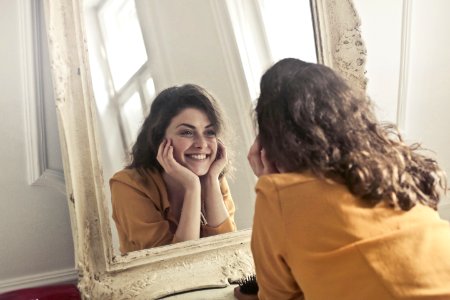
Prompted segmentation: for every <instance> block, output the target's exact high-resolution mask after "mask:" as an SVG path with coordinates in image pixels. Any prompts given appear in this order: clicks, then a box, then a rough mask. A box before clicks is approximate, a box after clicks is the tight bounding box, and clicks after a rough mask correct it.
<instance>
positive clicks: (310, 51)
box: [260, 0, 317, 62]
mask: <svg viewBox="0 0 450 300" xmlns="http://www.w3.org/2000/svg"><path fill="white" fill-rule="evenodd" d="M260 1H261V7H262V15H263V22H264V25H265V30H266V35H267V40H268V42H269V47H270V52H271V54H272V59H273V60H274V62H276V61H278V60H280V59H283V58H287V57H291V58H298V59H301V60H304V61H307V62H317V57H316V48H315V40H314V30H313V24H312V14H311V8H310V3H309V0H277V1H275V0H260Z"/></svg>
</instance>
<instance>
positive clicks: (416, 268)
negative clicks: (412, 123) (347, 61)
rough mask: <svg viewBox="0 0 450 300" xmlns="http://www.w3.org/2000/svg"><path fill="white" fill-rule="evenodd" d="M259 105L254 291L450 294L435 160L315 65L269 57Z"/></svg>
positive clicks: (449, 246)
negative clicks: (271, 62)
mask: <svg viewBox="0 0 450 300" xmlns="http://www.w3.org/2000/svg"><path fill="white" fill-rule="evenodd" d="M255 111H256V118H257V126H258V131H259V133H258V137H257V139H256V140H255V143H254V144H253V146H252V147H251V149H250V151H249V154H248V159H249V162H250V164H251V166H252V169H253V171H254V173H255V174H256V175H257V176H258V177H259V180H258V183H257V185H256V193H257V199H256V208H255V216H254V224H253V233H252V241H251V247H252V252H253V255H254V260H255V268H256V278H257V281H258V285H259V298H260V299H302V298H304V299H308V300H310V299H323V300H327V299H355V300H356V299H358V300H360V299H383V300H386V299H450V226H449V223H448V222H447V221H444V220H442V219H440V217H439V215H438V213H437V211H436V209H437V205H438V202H439V197H440V194H441V193H442V192H443V191H445V190H446V178H445V175H444V173H443V171H442V170H441V169H440V168H439V166H438V165H437V163H436V161H435V160H433V159H431V158H427V157H425V156H424V155H422V154H420V153H419V150H420V147H419V146H418V145H413V146H407V145H406V144H405V143H404V142H403V141H402V139H401V137H400V135H399V134H398V132H397V131H396V129H395V127H394V126H387V125H381V124H380V123H379V122H378V121H377V120H376V118H375V116H374V113H373V112H372V109H371V106H370V102H369V101H368V100H367V99H366V98H365V97H364V96H361V95H358V94H357V93H356V92H355V91H354V90H352V89H351V88H350V87H349V86H348V85H347V84H346V82H345V81H344V80H343V79H342V78H341V77H340V76H339V75H337V74H336V73H335V72H334V71H333V70H331V69H330V68H328V67H326V66H323V65H320V64H313V63H306V62H303V61H300V60H297V59H284V60H281V61H279V62H278V63H276V64H275V65H274V66H272V67H271V68H270V69H269V70H268V71H267V72H266V73H265V74H264V75H263V77H262V79H261V94H260V97H259V99H258V103H257V106H256V109H255Z"/></svg>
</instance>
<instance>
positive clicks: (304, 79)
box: [255, 58, 447, 210]
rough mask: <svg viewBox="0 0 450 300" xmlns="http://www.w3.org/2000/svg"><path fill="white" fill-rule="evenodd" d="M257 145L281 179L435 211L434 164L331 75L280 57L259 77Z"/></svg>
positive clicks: (440, 179) (439, 179)
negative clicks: (325, 183)
mask: <svg viewBox="0 0 450 300" xmlns="http://www.w3.org/2000/svg"><path fill="white" fill-rule="evenodd" d="M255 112H256V118H257V125H258V129H259V139H260V143H261V146H262V147H263V148H264V149H265V150H266V152H267V155H268V157H269V158H270V159H271V160H272V161H273V162H274V163H276V165H277V166H279V167H280V168H281V169H283V170H285V171H287V172H303V171H307V170H309V171H311V172H312V173H313V174H315V175H316V176H318V177H320V178H338V180H339V181H341V182H342V183H344V184H345V185H346V186H347V187H348V188H349V190H350V191H351V193H353V194H354V195H356V196H359V197H361V198H362V199H363V200H364V201H366V202H368V203H370V204H372V205H375V204H377V203H379V202H380V201H383V200H385V201H388V203H390V204H391V205H392V206H393V207H397V208H398V207H399V208H401V209H402V210H409V209H411V208H412V207H413V206H414V205H415V204H416V203H417V202H420V203H423V204H425V205H428V206H430V207H432V208H434V209H437V204H438V202H439V198H440V195H441V192H442V191H445V190H446V187H447V181H446V177H445V174H444V172H443V171H442V170H441V169H440V168H439V166H438V164H437V163H436V161H435V160H433V159H431V158H427V157H425V156H423V155H421V154H419V153H418V150H420V149H421V147H420V145H418V144H414V145H412V146H408V145H406V144H405V143H404V142H403V140H402V138H401V136H400V134H399V132H398V130H397V128H396V127H395V126H394V125H392V124H380V123H379V122H378V121H377V119H376V117H375V115H374V113H373V111H372V107H371V103H370V101H369V100H368V99H367V98H366V97H365V96H363V95H358V93H357V92H356V91H353V90H352V89H351V88H350V87H349V85H347V83H346V82H345V80H344V79H343V78H342V77H340V76H339V75H338V74H337V73H336V72H334V71H333V70H332V69H330V68H328V67H326V66H324V65H320V64H313V63H306V62H303V61H301V60H298V59H292V58H287V59H283V60H281V61H279V62H278V63H276V64H275V65H273V66H272V67H271V68H270V69H269V70H268V71H266V73H265V74H264V75H263V77H262V78H261V94H260V97H259V99H258V102H257V105H256V109H255Z"/></svg>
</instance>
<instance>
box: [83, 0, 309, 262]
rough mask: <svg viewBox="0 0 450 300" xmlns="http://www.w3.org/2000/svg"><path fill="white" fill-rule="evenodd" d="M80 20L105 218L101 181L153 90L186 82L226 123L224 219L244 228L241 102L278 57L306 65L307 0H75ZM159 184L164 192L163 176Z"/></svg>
mask: <svg viewBox="0 0 450 300" xmlns="http://www.w3.org/2000/svg"><path fill="white" fill-rule="evenodd" d="M84 16H85V27H86V33H87V39H88V50H89V60H90V69H91V74H92V81H93V89H94V95H95V103H96V110H97V116H98V121H99V124H98V132H99V133H100V135H101V141H100V143H101V153H102V159H101V161H102V169H103V179H104V194H105V198H106V203H108V204H109V207H108V209H109V212H108V215H109V216H112V215H113V213H112V207H111V202H110V199H111V194H110V188H109V183H108V181H109V178H111V177H112V176H113V174H114V173H116V172H117V171H119V170H121V169H123V168H124V167H125V166H126V165H128V164H129V163H130V156H129V153H130V151H131V147H132V145H133V144H134V143H135V141H136V139H137V136H138V133H139V129H140V128H141V126H142V123H143V121H144V119H145V117H147V116H148V115H149V112H150V106H151V104H152V102H153V101H154V99H155V96H156V95H157V94H159V93H160V91H162V90H164V89H166V88H168V87H171V86H175V85H182V84H186V83H193V84H197V85H199V86H202V87H204V88H205V89H206V90H207V91H208V92H209V93H211V94H212V95H213V96H214V97H215V98H216V99H217V101H218V102H219V104H220V106H222V107H223V110H224V113H225V115H226V117H228V119H229V120H230V125H231V126H230V127H231V129H232V132H233V139H232V141H234V143H233V142H232V143H230V144H229V145H228V144H227V145H226V147H227V149H228V148H229V150H230V152H234V153H235V155H234V156H233V158H232V165H233V166H234V168H235V171H234V172H233V177H234V178H227V179H228V183H229V188H230V192H231V195H232V199H233V200H234V206H235V209H236V212H235V215H234V221H235V223H236V226H237V229H238V230H241V229H246V228H250V227H251V223H252V217H253V204H254V203H253V201H254V192H253V186H254V183H255V178H254V176H253V174H252V172H251V170H250V168H249V166H248V164H247V161H246V153H247V150H248V148H249V146H250V144H251V142H252V140H253V130H252V128H251V127H252V121H251V119H250V113H249V112H250V107H251V100H252V99H255V98H256V97H257V96H258V85H259V78H260V75H261V74H262V73H263V72H264V71H265V69H266V68H267V67H268V66H270V65H271V63H272V62H274V61H277V60H279V59H281V58H283V57H297V58H301V59H303V60H306V61H312V62H315V61H316V51H315V44H314V32H313V26H312V20H311V9H310V2H309V0H302V1H299V0H295V1H294V0H290V1H283V2H280V1H273V0H252V1H248V0H233V1H211V0H193V1H182V0H165V1H158V0H150V1H149V0H145V1H143V0H142V1H141V0H137V1H133V0H85V1H84ZM236 70H241V71H239V72H237V71H236ZM230 73H231V74H233V75H234V76H233V78H230ZM239 74H243V76H238V75H239ZM230 82H231V84H230ZM209 121H211V120H209ZM161 184H162V186H163V187H164V188H165V189H166V190H167V185H168V184H167V182H166V181H165V180H162V182H161ZM169 194H170V193H169ZM169 202H170V201H169ZM197 213H199V214H200V213H201V211H198V212H197ZM230 213H231V212H230V211H228V215H230ZM163 214H164V213H163ZM175 215H177V216H176V217H175V219H176V222H174V223H177V224H178V223H179V222H180V219H179V216H178V215H179V214H175ZM195 219H196V220H197V218H195ZM110 224H111V232H112V243H113V249H114V252H115V253H116V254H118V253H119V244H122V245H123V244H124V243H123V242H122V243H119V238H118V233H117V230H116V228H115V226H114V224H115V223H114V221H113V220H112V219H111V220H110ZM216 225H217V224H216ZM165 226H169V223H167V224H166V225H165ZM169 227H170V226H169ZM172 227H173V225H172ZM119 231H120V229H119ZM173 232H175V231H173V230H172V233H173ZM155 245H161V244H155ZM147 247H151V245H144V246H139V247H135V248H133V247H130V248H127V249H128V250H127V251H131V250H138V249H142V248H147ZM123 250H125V249H123ZM127 251H122V252H127Z"/></svg>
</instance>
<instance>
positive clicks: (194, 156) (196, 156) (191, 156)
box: [187, 154, 206, 160]
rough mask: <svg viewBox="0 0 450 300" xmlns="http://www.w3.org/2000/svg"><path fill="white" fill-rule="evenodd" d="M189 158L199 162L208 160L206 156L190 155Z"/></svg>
mask: <svg viewBox="0 0 450 300" xmlns="http://www.w3.org/2000/svg"><path fill="white" fill-rule="evenodd" d="M187 156H188V157H190V158H193V159H198V160H203V159H206V154H189V155H187Z"/></svg>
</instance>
